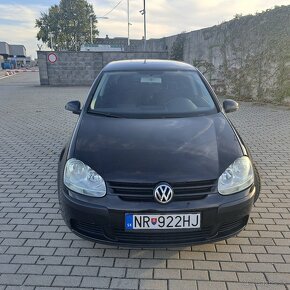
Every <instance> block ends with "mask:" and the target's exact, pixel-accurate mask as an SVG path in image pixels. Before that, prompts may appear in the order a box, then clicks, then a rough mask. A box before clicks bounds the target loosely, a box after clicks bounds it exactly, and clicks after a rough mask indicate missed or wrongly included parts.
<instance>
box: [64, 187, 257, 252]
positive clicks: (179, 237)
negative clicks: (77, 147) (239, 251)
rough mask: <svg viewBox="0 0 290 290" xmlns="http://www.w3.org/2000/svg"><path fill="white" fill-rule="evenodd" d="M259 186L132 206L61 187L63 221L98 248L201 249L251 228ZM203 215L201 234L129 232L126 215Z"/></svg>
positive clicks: (169, 231)
mask: <svg viewBox="0 0 290 290" xmlns="http://www.w3.org/2000/svg"><path fill="white" fill-rule="evenodd" d="M254 196H255V187H254V186H252V187H251V188H249V189H247V190H244V191H242V192H239V193H236V194H234V195H231V196H221V195H220V194H218V193H212V194H209V195H207V197H206V198H204V199H201V200H193V201H176V202H171V203H169V204H167V205H161V204H158V203H157V202H139V203H136V202H128V201H123V200H122V199H120V198H119V197H118V196H113V195H110V194H107V195H106V196H105V197H103V198H91V197H86V196H82V195H79V194H76V193H74V192H72V191H70V190H68V189H67V188H66V187H64V186H63V185H61V186H59V200H60V206H61V211H62V215H63V218H64V220H65V222H66V224H67V225H68V227H69V228H70V229H71V230H72V231H73V232H74V233H76V234H77V235H79V236H81V237H83V238H86V239H90V240H94V241H97V242H100V243H107V244H115V245H124V246H126V245H128V246H142V247H146V246H147V247H158V246H161V247H163V246H166V247H168V246H176V245H189V244H202V243H208V242H214V241H218V240H223V239H226V238H228V237H230V236H233V235H235V234H237V233H238V232H240V231H241V230H242V229H243V228H244V227H245V226H246V224H247V222H248V218H249V215H250V212H251V208H252V205H253V202H254ZM194 212H200V213H201V228H200V229H199V230H151V231H148V230H147V231H126V230H125V214H126V213H133V214H150V213H151V214H162V213H163V214H165V213H166V214H170V213H171V214H178V213H194Z"/></svg>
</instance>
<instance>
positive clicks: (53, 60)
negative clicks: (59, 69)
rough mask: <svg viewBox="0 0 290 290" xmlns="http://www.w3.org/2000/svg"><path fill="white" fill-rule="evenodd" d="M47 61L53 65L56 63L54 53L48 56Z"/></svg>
mask: <svg viewBox="0 0 290 290" xmlns="http://www.w3.org/2000/svg"><path fill="white" fill-rule="evenodd" d="M47 60H48V61H49V62H50V63H52V64H53V63H55V62H56V61H57V55H56V54H55V53H54V52H51V53H49V54H48V56H47Z"/></svg>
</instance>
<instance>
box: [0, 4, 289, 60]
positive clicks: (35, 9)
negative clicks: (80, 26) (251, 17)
mask: <svg viewBox="0 0 290 290" xmlns="http://www.w3.org/2000/svg"><path fill="white" fill-rule="evenodd" d="M119 1H120V0H88V2H89V3H91V4H93V6H94V10H95V13H96V15H97V16H103V15H104V14H106V13H107V12H108V11H109V10H110V9H112V8H113V7H114V6H115V5H116V4H117V3H118V2H119ZM129 2H130V18H131V19H130V22H131V23H132V26H131V36H132V38H137V39H141V38H142V36H143V17H142V15H141V14H140V13H139V10H141V9H142V8H143V7H142V6H143V0H129ZM58 3H59V0H0V41H6V42H8V43H11V44H24V45H25V47H26V49H27V53H28V55H31V56H32V57H36V49H37V44H38V43H39V42H38V41H37V40H36V34H37V29H36V28H35V27H34V25H35V19H36V18H38V17H39V16H40V13H41V11H44V12H46V11H47V10H48V8H49V7H50V6H51V5H53V4H58ZM146 3H147V22H148V25H147V31H148V32H147V33H148V38H158V37H163V36H168V35H173V34H177V33H180V32H182V31H192V30H196V29H201V28H204V27H209V26H213V25H216V24H219V23H221V22H223V21H226V20H230V19H231V18H233V16H234V15H235V14H243V15H246V14H254V13H256V12H260V11H262V10H266V9H269V8H273V7H274V6H275V5H290V0H201V1H197V0H146ZM108 17H109V19H100V20H99V23H98V29H99V31H100V37H105V36H106V34H108V35H109V37H116V36H125V37H126V36H127V0H123V1H122V3H121V4H120V5H119V6H118V7H117V8H116V9H115V10H114V11H113V12H112V13H110V14H109V15H108Z"/></svg>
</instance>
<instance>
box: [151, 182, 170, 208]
mask: <svg viewBox="0 0 290 290" xmlns="http://www.w3.org/2000/svg"><path fill="white" fill-rule="evenodd" d="M154 197H155V199H156V201H157V202H159V203H163V204H165V203H168V202H170V201H171V199H172V198H173V189H172V188H171V186H170V185H169V184H166V183H161V184H159V185H158V186H157V187H156V188H155V189H154Z"/></svg>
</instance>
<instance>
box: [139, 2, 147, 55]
mask: <svg viewBox="0 0 290 290" xmlns="http://www.w3.org/2000/svg"><path fill="white" fill-rule="evenodd" d="M139 12H140V13H141V14H142V15H143V16H144V51H146V42H147V36H146V0H143V9H142V10H140V11H139Z"/></svg>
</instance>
